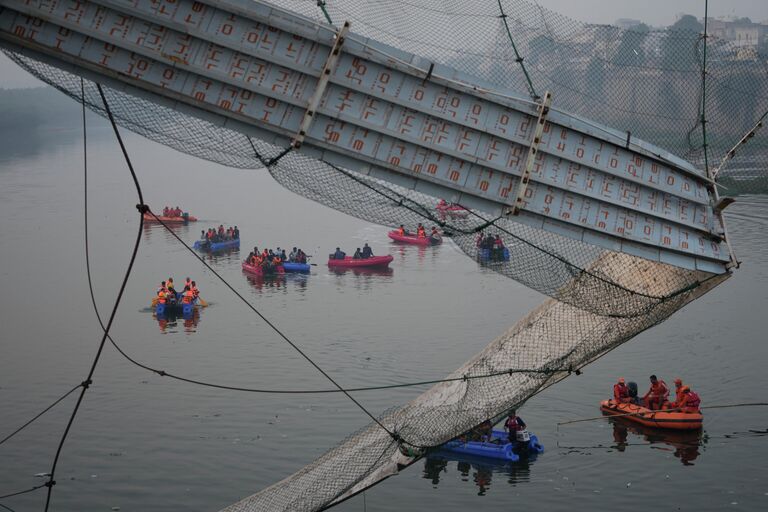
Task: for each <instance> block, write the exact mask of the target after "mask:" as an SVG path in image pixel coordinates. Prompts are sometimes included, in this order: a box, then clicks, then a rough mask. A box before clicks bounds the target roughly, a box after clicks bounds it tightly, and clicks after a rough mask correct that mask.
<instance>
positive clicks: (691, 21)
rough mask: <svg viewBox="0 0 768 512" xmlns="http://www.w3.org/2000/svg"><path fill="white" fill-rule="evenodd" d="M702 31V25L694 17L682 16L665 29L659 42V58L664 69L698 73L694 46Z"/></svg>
mask: <svg viewBox="0 0 768 512" xmlns="http://www.w3.org/2000/svg"><path fill="white" fill-rule="evenodd" d="M703 31H704V25H702V24H701V23H699V21H698V20H697V19H696V17H695V16H692V15H690V14H684V15H683V16H682V17H681V18H680V19H679V20H677V21H676V22H675V23H674V25H672V26H671V27H669V28H668V29H667V36H666V37H665V38H664V39H663V40H662V41H661V58H662V63H663V66H664V67H665V68H666V69H673V70H677V71H698V69H699V64H698V54H697V53H696V46H697V43H698V41H699V39H700V38H701V34H702V32H703Z"/></svg>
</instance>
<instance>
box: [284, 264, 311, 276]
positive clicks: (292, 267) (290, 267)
mask: <svg viewBox="0 0 768 512" xmlns="http://www.w3.org/2000/svg"><path fill="white" fill-rule="evenodd" d="M283 268H284V269H285V271H286V272H294V273H299V274H309V263H294V262H291V261H286V262H285V263H283Z"/></svg>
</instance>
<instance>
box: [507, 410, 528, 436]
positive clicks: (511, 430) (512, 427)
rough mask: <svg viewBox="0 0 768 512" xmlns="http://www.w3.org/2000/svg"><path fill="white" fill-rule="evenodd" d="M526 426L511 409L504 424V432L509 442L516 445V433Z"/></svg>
mask: <svg viewBox="0 0 768 512" xmlns="http://www.w3.org/2000/svg"><path fill="white" fill-rule="evenodd" d="M525 428H526V424H525V422H524V421H523V418H521V417H520V416H518V415H517V411H515V410H514V409H512V410H511V411H509V417H508V418H507V421H505V422H504V430H506V431H507V432H508V434H509V442H510V443H515V444H517V433H518V432H520V431H522V430H525Z"/></svg>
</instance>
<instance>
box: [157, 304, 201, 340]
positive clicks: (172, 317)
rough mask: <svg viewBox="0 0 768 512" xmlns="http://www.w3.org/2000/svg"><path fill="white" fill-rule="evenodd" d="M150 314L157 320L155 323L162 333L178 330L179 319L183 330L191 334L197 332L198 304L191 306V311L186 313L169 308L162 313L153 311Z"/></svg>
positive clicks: (198, 319) (198, 320)
mask: <svg viewBox="0 0 768 512" xmlns="http://www.w3.org/2000/svg"><path fill="white" fill-rule="evenodd" d="M152 316H153V317H155V320H157V325H158V326H159V327H160V332H161V333H163V334H173V333H177V332H179V320H181V325H182V328H183V329H184V332H185V333H187V334H192V333H194V332H197V324H198V323H200V306H195V307H194V308H192V312H191V313H189V314H186V315H184V314H180V313H179V312H178V311H175V310H171V311H169V312H167V313H165V314H162V315H158V314H157V313H153V314H152Z"/></svg>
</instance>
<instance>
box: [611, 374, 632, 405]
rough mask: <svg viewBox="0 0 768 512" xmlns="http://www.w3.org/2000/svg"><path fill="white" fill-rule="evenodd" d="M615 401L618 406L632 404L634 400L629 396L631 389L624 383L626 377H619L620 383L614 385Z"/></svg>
mask: <svg viewBox="0 0 768 512" xmlns="http://www.w3.org/2000/svg"><path fill="white" fill-rule="evenodd" d="M613 400H614V401H615V402H616V403H617V404H628V403H631V402H632V398H631V397H630V396H629V388H628V387H627V385H626V384H625V383H624V377H619V381H618V382H617V383H616V384H614V385H613Z"/></svg>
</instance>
